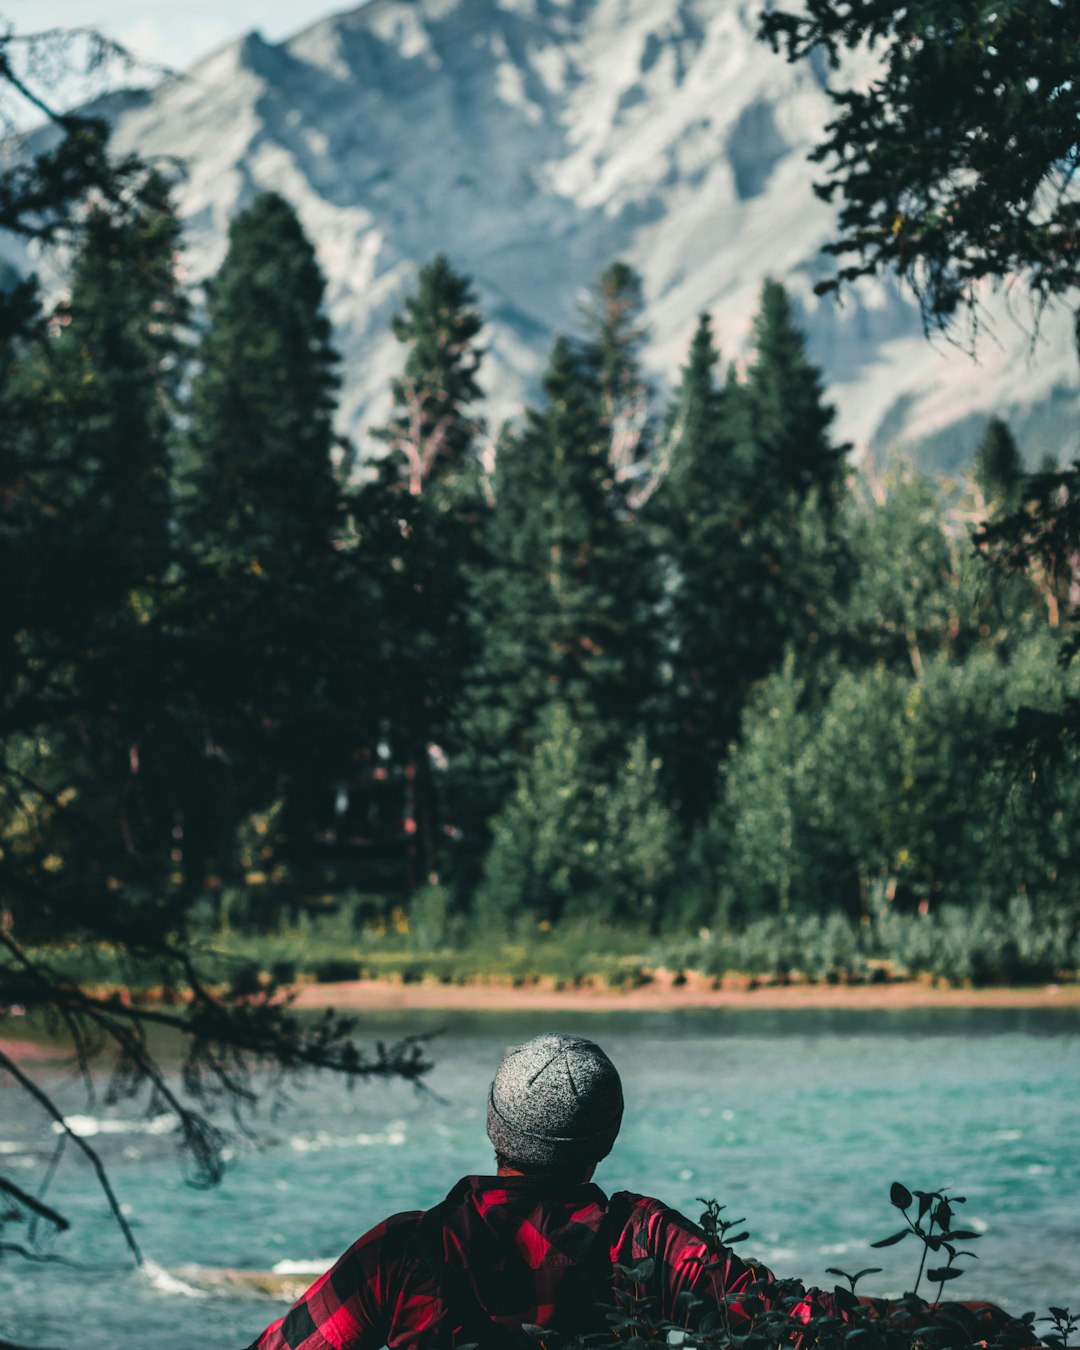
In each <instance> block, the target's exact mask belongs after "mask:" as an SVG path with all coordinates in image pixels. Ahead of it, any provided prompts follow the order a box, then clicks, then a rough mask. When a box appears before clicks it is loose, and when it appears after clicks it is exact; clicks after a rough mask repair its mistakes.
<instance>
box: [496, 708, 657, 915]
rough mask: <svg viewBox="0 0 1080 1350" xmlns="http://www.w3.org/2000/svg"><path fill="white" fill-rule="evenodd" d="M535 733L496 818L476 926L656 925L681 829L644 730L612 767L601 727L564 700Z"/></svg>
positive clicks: (547, 711)
mask: <svg viewBox="0 0 1080 1350" xmlns="http://www.w3.org/2000/svg"><path fill="white" fill-rule="evenodd" d="M537 733H538V734H537V740H536V746H535V749H534V750H533V753H532V756H531V757H530V759H529V761H528V763H527V764H526V765H525V766H524V768H523V769H522V770H521V771H520V773H519V774H518V776H517V781H516V784H515V788H514V792H513V794H512V795H511V797H510V798H509V800H508V801H507V802H506V804H505V805H504V807H503V809H502V810H501V811H500V813H499V814H498V816H497V817H496V818H495V820H494V822H493V824H492V844H491V849H490V851H489V853H488V856H487V859H486V863H485V869H484V876H483V879H482V881H481V885H480V889H479V892H478V896H477V903H476V912H475V918H476V920H477V922H478V924H479V925H481V926H482V927H483V928H484V929H487V928H489V927H492V926H495V927H505V926H506V925H507V924H508V923H509V922H510V921H511V920H513V919H525V920H527V921H532V922H534V923H535V922H541V923H548V924H556V923H559V922H561V921H563V920H572V919H593V920H598V921H600V922H606V923H649V924H653V923H655V922H656V920H657V918H658V916H659V913H660V909H661V905H662V901H663V897H664V894H665V892H666V890H667V887H668V884H669V882H670V879H671V876H672V873H673V871H674V855H675V847H676V830H675V825H674V822H673V820H672V818H671V815H670V813H669V812H668V811H667V809H666V808H665V807H664V806H663V804H662V803H661V802H660V800H659V793H658V779H657V770H658V768H659V765H658V763H657V762H656V761H654V760H651V759H650V758H649V754H648V751H647V749H646V745H645V737H644V736H643V735H641V734H639V735H638V736H636V737H635V738H634V739H633V741H632V742H631V743H630V745H629V746H628V747H620V753H619V754H618V755H617V756H616V757H615V760H614V761H609V764H608V768H607V769H606V770H605V769H604V768H603V767H602V765H603V764H604V759H605V757H604V756H603V754H602V753H601V747H600V745H599V743H598V737H597V733H596V731H595V730H594V729H593V728H592V727H591V726H589V725H588V724H583V723H582V722H580V721H578V720H577V719H576V718H575V717H574V716H573V714H572V712H571V710H570V709H569V708H568V707H567V705H566V704H565V703H563V702H561V701H556V702H554V703H552V704H551V705H550V706H549V707H548V708H547V709H545V711H544V713H543V714H542V716H541V718H540V722H539V724H538V728H537Z"/></svg>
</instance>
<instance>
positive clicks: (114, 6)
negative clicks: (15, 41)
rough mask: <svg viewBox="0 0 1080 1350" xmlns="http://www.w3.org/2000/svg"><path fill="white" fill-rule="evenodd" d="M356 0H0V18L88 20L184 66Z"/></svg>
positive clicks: (33, 22)
mask: <svg viewBox="0 0 1080 1350" xmlns="http://www.w3.org/2000/svg"><path fill="white" fill-rule="evenodd" d="M357 2H358V0H354V2H353V3H350V0H141V3H140V0H0V20H4V19H6V20H8V21H9V22H11V23H13V24H14V26H15V28H16V30H17V31H20V32H26V31H30V30H31V29H42V28H52V27H68V26H74V25H88V26H90V27H95V28H98V29H100V30H101V31H102V32H103V33H105V34H106V35H107V36H108V37H112V38H115V39H117V40H118V41H119V42H122V43H123V44H124V45H125V46H126V47H129V48H130V49H131V50H132V52H133V54H134V55H136V56H138V57H140V58H141V59H143V60H145V61H147V62H150V63H154V64H157V63H160V64H163V65H167V66H171V67H174V68H175V69H178V70H183V69H185V68H186V67H187V66H189V65H191V63H192V62H193V61H196V60H197V59H198V58H199V57H200V56H205V55H206V54H207V53H209V52H211V51H213V50H214V49H215V48H217V47H220V46H221V45H222V44H223V43H225V42H228V41H229V40H230V39H231V38H234V37H239V36H241V35H242V34H244V33H247V32H250V31H251V29H253V28H258V29H259V30H260V32H261V33H262V35H263V37H264V38H266V39H267V40H268V41H270V42H276V41H280V40H281V39H282V38H286V37H291V36H292V34H294V33H298V32H300V30H301V29H303V28H306V27H308V25H309V24H312V23H314V22H315V20H316V19H321V18H323V16H324V15H326V14H332V13H334V12H335V11H341V10H347V9H352V8H354V7H355V3H357Z"/></svg>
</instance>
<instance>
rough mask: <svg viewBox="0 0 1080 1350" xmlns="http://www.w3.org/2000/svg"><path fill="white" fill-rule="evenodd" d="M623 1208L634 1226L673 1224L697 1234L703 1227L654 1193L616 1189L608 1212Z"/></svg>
mask: <svg viewBox="0 0 1080 1350" xmlns="http://www.w3.org/2000/svg"><path fill="white" fill-rule="evenodd" d="M618 1210H621V1211H623V1212H624V1213H625V1214H626V1218H627V1222H628V1223H629V1224H630V1225H632V1226H634V1227H649V1228H653V1227H655V1226H657V1225H660V1224H662V1225H665V1226H667V1225H671V1226H673V1227H676V1228H681V1229H684V1230H685V1231H686V1232H687V1233H691V1234H694V1235H695V1236H697V1235H699V1234H700V1233H701V1228H700V1227H699V1225H698V1224H696V1223H695V1222H694V1221H693V1220H692V1219H688V1218H687V1217H686V1215H685V1214H682V1213H680V1212H679V1210H677V1209H676V1208H675V1207H674V1206H673V1205H669V1204H667V1202H666V1201H664V1200H658V1199H657V1198H656V1196H654V1195H639V1194H638V1193H637V1192H636V1191H616V1192H615V1193H614V1194H613V1195H612V1197H611V1199H610V1201H609V1202H608V1212H609V1213H610V1212H612V1211H618Z"/></svg>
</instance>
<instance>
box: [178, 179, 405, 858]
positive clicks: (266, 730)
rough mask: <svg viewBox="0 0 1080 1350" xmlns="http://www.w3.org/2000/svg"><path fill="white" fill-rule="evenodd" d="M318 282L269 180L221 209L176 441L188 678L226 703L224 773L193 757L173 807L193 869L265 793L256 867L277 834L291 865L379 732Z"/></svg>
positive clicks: (370, 584)
mask: <svg viewBox="0 0 1080 1350" xmlns="http://www.w3.org/2000/svg"><path fill="white" fill-rule="evenodd" d="M323 292H324V281H323V276H322V272H321V270H320V268H319V266H318V263H317V261H316V258H315V251H314V249H313V248H312V245H311V243H310V242H309V241H308V239H307V237H306V235H305V234H304V231H303V228H302V227H301V225H300V222H299V220H298V219H297V216H296V213H295V212H294V210H293V209H292V207H291V206H290V205H289V203H288V202H286V201H285V200H284V199H283V198H282V197H280V196H278V195H277V194H275V193H263V194H261V195H260V196H258V197H256V198H255V200H254V201H253V202H252V203H251V205H250V206H249V207H247V209H245V210H244V211H242V212H241V213H240V214H239V215H238V216H237V217H236V218H235V219H234V220H233V222H232V224H231V226H230V230H229V247H228V251H227V253H226V256H225V259H224V262H223V263H222V265H221V268H220V270H219V271H218V273H217V275H216V276H215V277H214V278H213V280H212V281H211V282H210V283H209V284H208V286H207V326H206V329H205V332H204V334H203V337H202V340H201V342H200V344H199V348H198V370H197V372H196V375H195V377H194V380H193V382H192V390H191V406H190V429H189V432H188V436H187V443H186V446H185V451H186V464H185V473H184V480H183V495H182V503H181V504H182V516H181V519H182V524H183V527H184V533H185V536H186V541H187V547H188V550H189V552H190V554H191V566H190V568H189V572H188V584H189V587H190V590H191V593H192V595H193V597H197V598H198V602H199V606H200V613H201V615H202V620H203V624H202V632H203V641H204V642H205V644H206V657H207V659H206V663H205V670H204V673H203V674H202V675H201V677H200V678H201V681H202V684H203V688H204V697H205V699H206V702H207V703H208V704H209V705H210V706H212V707H214V708H216V709H218V710H220V711H221V713H222V715H223V717H224V720H223V721H222V722H214V723H212V724H211V726H210V728H209V729H208V730H209V732H210V734H211V738H212V739H213V740H214V743H215V744H217V745H218V746H219V747H220V755H219V757H218V764H217V768H218V769H219V770H221V771H220V772H214V773H213V774H211V770H212V769H213V768H214V766H213V765H212V764H210V763H206V764H204V765H203V771H202V772H201V773H200V774H197V775H193V778H192V785H191V787H192V790H191V792H190V793H189V794H188V797H187V799H186V801H185V803H184V805H183V808H182V810H181V814H182V816H183V819H184V821H185V822H186V823H185V826H184V829H185V832H186V833H185V837H186V839H187V843H188V852H189V855H190V856H191V859H192V868H193V872H197V871H198V870H201V868H200V867H197V866H196V864H195V849H194V839H195V837H196V836H198V837H199V838H200V839H202V838H210V837H211V836H216V837H217V839H218V841H219V847H221V848H229V847H231V845H230V844H229V837H230V836H229V830H228V828H226V827H227V826H228V825H229V824H230V822H231V825H232V827H233V828H236V827H237V826H238V825H239V823H240V821H242V820H243V819H244V818H246V817H247V816H248V815H249V814H250V813H251V812H252V811H253V810H256V809H263V808H266V807H267V806H269V805H271V804H272V803H274V802H275V801H278V800H281V801H283V802H284V809H283V810H281V811H279V812H277V813H276V815H275V819H276V820H277V821H278V826H277V829H276V831H275V833H274V835H273V837H269V838H267V839H266V840H265V842H264V844H263V848H264V850H265V852H266V855H268V856H266V858H265V861H266V866H265V868H263V869H262V870H264V871H270V870H272V868H271V864H272V863H273V861H274V858H275V850H279V851H281V854H282V856H287V857H288V858H289V859H291V861H292V863H293V864H294V866H299V865H300V864H301V863H302V861H303V860H304V859H305V858H306V857H307V856H308V854H309V852H310V847H311V840H312V838H313V837H314V835H315V833H316V830H317V829H318V828H320V827H323V826H325V825H326V824H327V817H328V816H329V812H330V806H329V798H330V794H331V793H332V792H333V784H334V783H335V782H337V781H342V780H346V781H347V779H348V776H349V772H350V764H351V759H352V756H353V754H354V753H355V751H356V750H357V749H358V748H360V746H362V745H364V744H370V743H371V742H372V741H373V739H374V735H375V732H374V729H373V728H374V727H375V726H376V725H377V712H376V709H375V706H374V690H375V687H376V686H377V684H378V682H379V681H378V676H377V673H376V665H377V663H376V662H375V661H373V653H375V652H377V651H378V643H377V642H375V641H373V640H372V638H371V633H370V615H371V610H372V606H373V603H374V595H373V591H374V588H375V584H376V578H375V576H374V575H373V572H374V569H373V568H372V565H371V559H370V558H369V557H368V556H367V554H366V553H365V552H364V550H362V549H361V550H354V551H352V552H342V551H340V550H339V549H338V548H337V547H336V546H335V545H336V544H337V543H338V539H337V536H338V534H339V532H340V525H341V523H342V522H343V519H344V506H345V503H344V500H343V495H342V487H341V485H340V484H339V482H338V474H337V473H336V471H335V463H334V460H335V456H336V455H337V454H338V453H340V451H341V446H340V442H339V440H338V438H337V436H336V434H335V431H334V426H333V418H334V411H335V402H334V394H335V390H336V387H337V383H338V379H337V373H336V366H337V362H338V357H337V353H336V352H335V350H334V348H333V346H332V342H331V330H330V324H329V321H328V319H327V317H326V314H325V312H324V310H323ZM228 709H235V710H239V711H240V712H241V713H242V715H241V716H239V717H234V716H231V715H228V714H227V710H228ZM229 764H231V765H234V766H235V767H234V768H233V769H231V770H229V771H227V772H226V771H224V768H223V766H226V765H229ZM211 778H212V779H213V784H214V785H215V786H214V787H213V788H212V786H211ZM222 780H224V781H222ZM207 803H209V804H210V806H211V810H210V811H209V812H208V811H207V810H206V809H204V804H207ZM211 817H213V819H212V818H211ZM215 820H216V822H217V823H216V825H215ZM206 847H209V845H207V846H206ZM210 861H212V859H211V858H210V857H209V855H208V856H207V858H206V862H205V865H209V862H210ZM222 865H223V866H225V865H227V863H226V862H223V863H222Z"/></svg>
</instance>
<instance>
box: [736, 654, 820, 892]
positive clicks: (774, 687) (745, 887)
mask: <svg viewBox="0 0 1080 1350" xmlns="http://www.w3.org/2000/svg"><path fill="white" fill-rule="evenodd" d="M802 693H803V684H802V681H800V680H799V679H798V677H797V676H796V673H795V662H794V658H793V656H792V655H791V654H790V653H789V654H788V657H787V658H786V660H785V662H784V665H783V668H782V669H781V670H780V671H778V672H777V673H776V674H775V675H773V676H772V677H771V678H770V679H769V680H768V681H767V682H766V683H765V685H764V687H763V688H762V689H761V690H760V691H759V693H758V694H757V695H756V696H755V697H754V698H752V699H751V701H750V704H749V706H748V708H747V712H746V714H745V718H744V723H743V732H742V737H741V740H740V743H739V746H738V748H737V749H736V750H735V752H734V753H733V754H732V756H731V759H730V760H729V761H728V764H727V766H726V772H725V782H724V809H725V817H726V819H727V820H728V821H729V822H730V827H731V831H732V842H731V868H732V875H733V877H734V878H737V881H736V884H737V886H738V889H739V892H740V899H741V902H742V904H743V905H744V906H745V907H746V908H747V909H749V910H751V911H756V910H759V909H761V908H769V909H777V910H779V912H780V913H781V914H783V913H786V912H787V911H788V910H789V909H790V908H791V904H792V899H793V897H796V896H800V895H801V896H803V897H806V896H807V895H808V894H813V893H814V886H813V882H812V880H811V879H810V878H808V877H806V876H805V875H804V871H805V866H806V863H807V862H808V861H809V860H810V859H812V858H813V849H812V847H810V841H809V839H808V838H807V837H806V836H807V834H808V831H809V827H810V813H809V811H808V809H807V802H806V799H807V796H808V793H809V791H810V787H811V784H810V781H809V778H808V775H807V773H806V753H807V748H808V746H809V743H810V738H811V734H812V732H811V727H812V723H811V721H810V718H809V716H808V715H807V714H806V713H805V712H803V711H801V710H800V707H799V703H800V699H801V696H802Z"/></svg>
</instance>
